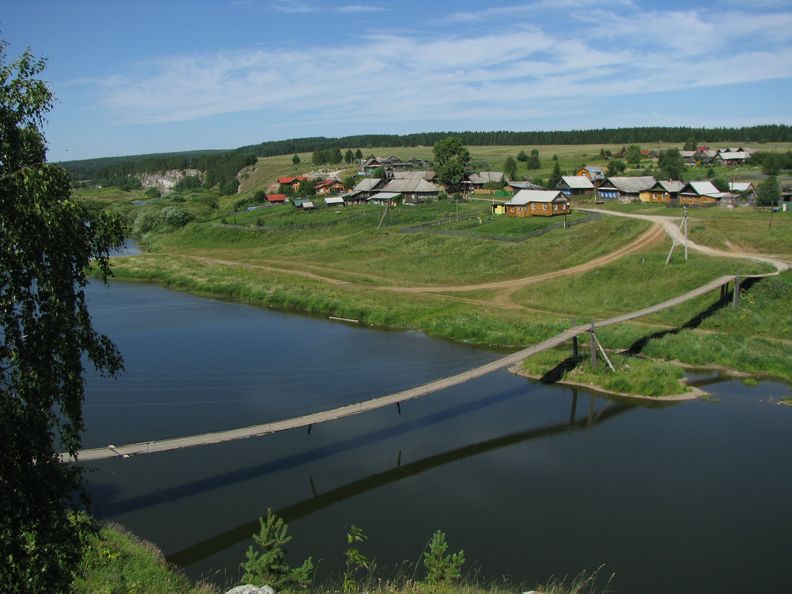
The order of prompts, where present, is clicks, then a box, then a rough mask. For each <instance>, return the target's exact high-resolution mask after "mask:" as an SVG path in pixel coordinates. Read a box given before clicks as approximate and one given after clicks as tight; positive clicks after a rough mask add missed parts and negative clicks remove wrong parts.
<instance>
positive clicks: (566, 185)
mask: <svg viewBox="0 0 792 594" xmlns="http://www.w3.org/2000/svg"><path fill="white" fill-rule="evenodd" d="M556 188H557V189H559V190H561V191H562V192H563V193H564V196H567V197H569V196H579V195H580V194H588V193H589V192H592V191H593V190H594V184H593V183H592V182H591V180H590V179H589V178H588V177H587V176H585V175H564V176H562V177H561V181H560V182H558V184H557V185H556Z"/></svg>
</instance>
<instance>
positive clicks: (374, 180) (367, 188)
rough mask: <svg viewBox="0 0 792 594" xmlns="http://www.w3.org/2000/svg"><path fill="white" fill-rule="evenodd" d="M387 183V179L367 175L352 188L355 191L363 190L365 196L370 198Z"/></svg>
mask: <svg viewBox="0 0 792 594" xmlns="http://www.w3.org/2000/svg"><path fill="white" fill-rule="evenodd" d="M384 185H385V180H383V179H380V178H378V177H366V178H364V179H361V180H360V181H359V182H358V183H357V185H356V186H355V187H354V188H352V191H353V192H362V193H363V198H368V197H369V196H371V195H372V194H375V193H376V192H377V191H378V190H379V189H380V188H382V186H384Z"/></svg>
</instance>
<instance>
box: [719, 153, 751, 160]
mask: <svg viewBox="0 0 792 594" xmlns="http://www.w3.org/2000/svg"><path fill="white" fill-rule="evenodd" d="M718 156H719V157H720V158H721V159H723V160H724V161H737V160H741V159H747V158H748V153H746V152H745V151H728V152H723V151H721V152H720V153H718Z"/></svg>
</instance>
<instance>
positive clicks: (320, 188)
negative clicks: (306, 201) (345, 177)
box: [314, 179, 344, 196]
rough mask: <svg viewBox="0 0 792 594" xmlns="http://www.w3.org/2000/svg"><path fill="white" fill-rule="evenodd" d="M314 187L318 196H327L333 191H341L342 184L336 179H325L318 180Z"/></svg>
mask: <svg viewBox="0 0 792 594" xmlns="http://www.w3.org/2000/svg"><path fill="white" fill-rule="evenodd" d="M314 189H315V190H316V194H317V195H319V196H329V195H330V194H332V193H334V192H341V191H343V189H344V184H342V183H341V182H340V181H338V180H337V179H326V180H323V181H320V182H319V183H318V184H315V185H314Z"/></svg>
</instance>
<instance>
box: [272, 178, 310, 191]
mask: <svg viewBox="0 0 792 594" xmlns="http://www.w3.org/2000/svg"><path fill="white" fill-rule="evenodd" d="M306 179H307V178H306V177H305V176H304V175H297V176H285V177H279V178H278V185H280V186H291V188H292V190H294V191H295V192H296V191H297V190H299V189H300V185H301V184H302V183H303V182H304V181H305V180H306Z"/></svg>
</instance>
